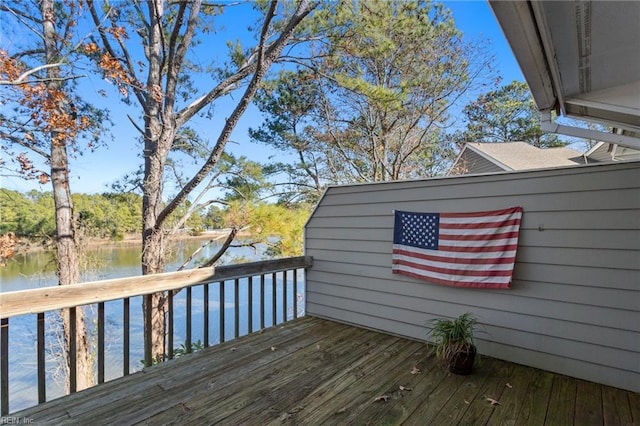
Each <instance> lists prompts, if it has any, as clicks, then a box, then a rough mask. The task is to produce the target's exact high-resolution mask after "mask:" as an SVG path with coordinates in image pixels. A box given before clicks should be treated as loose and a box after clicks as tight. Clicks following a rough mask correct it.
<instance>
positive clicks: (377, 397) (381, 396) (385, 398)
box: [373, 395, 389, 402]
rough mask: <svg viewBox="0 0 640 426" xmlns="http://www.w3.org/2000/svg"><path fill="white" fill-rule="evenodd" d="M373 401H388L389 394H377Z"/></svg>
mask: <svg viewBox="0 0 640 426" xmlns="http://www.w3.org/2000/svg"><path fill="white" fill-rule="evenodd" d="M373 401H374V402H387V401H389V395H380V396H376V398H375V399H374V400H373Z"/></svg>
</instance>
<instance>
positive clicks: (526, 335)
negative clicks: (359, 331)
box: [305, 162, 640, 391]
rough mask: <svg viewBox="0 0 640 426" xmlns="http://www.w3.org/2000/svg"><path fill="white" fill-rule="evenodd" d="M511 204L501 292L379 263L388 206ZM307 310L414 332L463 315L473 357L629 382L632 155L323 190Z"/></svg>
mask: <svg viewBox="0 0 640 426" xmlns="http://www.w3.org/2000/svg"><path fill="white" fill-rule="evenodd" d="M516 205H518V206H522V207H523V209H524V214H523V220H522V225H521V235H520V243H519V249H518V255H517V262H516V266H515V270H514V280H513V283H512V288H511V289H509V290H480V289H468V288H452V287H446V286H440V285H434V284H430V283H427V282H425V281H420V280H417V279H414V278H411V277H405V276H401V275H394V274H392V273H391V251H392V239H393V211H394V209H398V210H409V211H423V212H444V211H449V212H455V211H482V210H493V209H499V208H505V207H510V206H516ZM305 245H306V254H307V255H310V256H313V258H314V263H313V267H312V268H310V269H309V270H308V272H307V276H306V286H307V313H308V314H309V315H314V316H319V317H323V318H329V319H333V320H336V321H341V322H346V323H350V324H355V325H360V326H364V327H367V328H373V329H378V330H382V331H385V332H389V333H393V334H398V335H402V336H406V337H409V338H415V339H426V329H425V327H424V325H425V322H427V321H429V320H431V319H433V318H435V317H455V316H458V315H459V314H461V313H464V312H467V311H468V312H472V313H473V314H475V315H476V316H477V317H478V319H479V321H480V322H481V323H482V324H483V325H484V329H485V330H484V331H485V332H482V333H479V334H478V336H477V344H478V349H479V351H480V352H481V353H483V354H486V355H489V356H492V357H495V358H500V359H505V360H509V361H513V362H516V363H520V364H525V365H529V366H533V367H537V368H542V369H545V370H549V371H554V372H558V373H562V374H566V375H569V376H574V377H579V378H583V379H587V380H591V381H595V382H599V383H604V384H607V385H612V386H617V387H621V388H624V389H630V390H634V391H640V162H634V163H616V164H607V165H593V166H585V167H571V168H564V169H554V170H545V171H522V172H515V173H502V174H491V175H483V176H454V177H447V178H440V179H429V180H421V181H405V182H392V183H379V184H365V185H352V186H340V187H331V188H329V189H328V190H327V192H326V194H325V195H324V197H323V198H322V200H321V201H320V203H319V205H318V207H317V208H316V210H315V212H314V213H313V215H312V216H311V218H310V219H309V221H308V223H307V225H306V238H305Z"/></svg>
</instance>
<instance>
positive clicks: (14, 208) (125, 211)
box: [0, 189, 142, 240]
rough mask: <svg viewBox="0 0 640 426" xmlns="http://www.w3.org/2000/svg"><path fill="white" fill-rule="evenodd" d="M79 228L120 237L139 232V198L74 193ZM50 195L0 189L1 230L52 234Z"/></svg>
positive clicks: (29, 236) (41, 235)
mask: <svg viewBox="0 0 640 426" xmlns="http://www.w3.org/2000/svg"><path fill="white" fill-rule="evenodd" d="M73 203H74V209H75V215H76V220H77V225H78V229H79V230H80V231H81V233H82V235H84V236H87V237H98V238H112V239H114V240H119V239H122V238H123V237H124V234H126V233H137V232H140V224H141V223H142V199H141V197H140V196H138V195H134V194H112V193H110V194H101V195H100V194H92V195H87V194H74V195H73ZM54 210H55V209H54V208H53V195H52V194H51V192H38V191H31V192H29V193H27V194H22V193H20V192H16V191H9V190H6V189H0V217H2V221H1V223H0V233H2V234H4V233H7V232H13V233H15V234H16V236H18V237H21V238H27V239H32V240H35V239H40V238H44V237H53V236H54V235H55V221H54Z"/></svg>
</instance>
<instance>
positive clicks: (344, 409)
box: [336, 407, 347, 414]
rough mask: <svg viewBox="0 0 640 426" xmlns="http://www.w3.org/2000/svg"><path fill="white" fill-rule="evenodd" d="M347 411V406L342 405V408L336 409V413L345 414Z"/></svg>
mask: <svg viewBox="0 0 640 426" xmlns="http://www.w3.org/2000/svg"><path fill="white" fill-rule="evenodd" d="M346 412H347V407H342V408H341V409H339V410H338V411H336V414H343V413H346Z"/></svg>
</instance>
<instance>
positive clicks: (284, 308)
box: [282, 269, 287, 322]
mask: <svg viewBox="0 0 640 426" xmlns="http://www.w3.org/2000/svg"><path fill="white" fill-rule="evenodd" d="M282 322H287V271H286V269H285V270H284V271H282Z"/></svg>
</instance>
